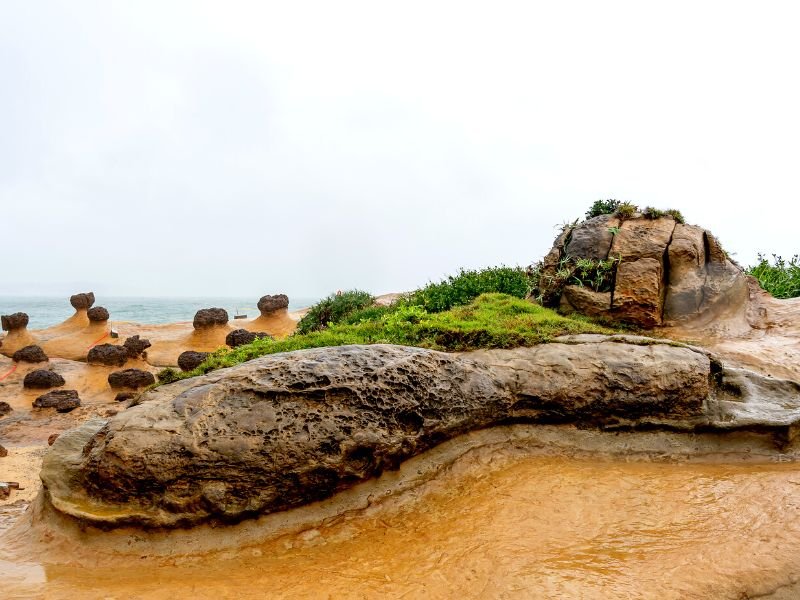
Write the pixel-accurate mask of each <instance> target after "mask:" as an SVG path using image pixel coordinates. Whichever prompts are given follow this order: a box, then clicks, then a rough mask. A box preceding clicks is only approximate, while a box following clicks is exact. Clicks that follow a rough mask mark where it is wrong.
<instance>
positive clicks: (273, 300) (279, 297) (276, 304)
mask: <svg viewBox="0 0 800 600" xmlns="http://www.w3.org/2000/svg"><path fill="white" fill-rule="evenodd" d="M288 309H289V296H287V295H286V294H275V295H274V296H270V295H266V296H261V299H260V300H259V301H258V310H259V312H260V313H261V314H262V316H267V315H269V314H271V313H274V312H275V311H278V310H288Z"/></svg>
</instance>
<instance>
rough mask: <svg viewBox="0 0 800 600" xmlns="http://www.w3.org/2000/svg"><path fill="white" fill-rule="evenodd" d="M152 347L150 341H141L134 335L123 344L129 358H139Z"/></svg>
mask: <svg viewBox="0 0 800 600" xmlns="http://www.w3.org/2000/svg"><path fill="white" fill-rule="evenodd" d="M150 346H152V344H151V343H150V340H145V339H141V338H140V337H139V336H138V335H132V336H131V337H129V338H127V339H126V340H125V343H124V344H122V347H123V348H125V351H126V352H127V353H128V358H139V357H140V356H141V355H142V354H143V353H144V351H145V350H147V349H148V348H149V347H150Z"/></svg>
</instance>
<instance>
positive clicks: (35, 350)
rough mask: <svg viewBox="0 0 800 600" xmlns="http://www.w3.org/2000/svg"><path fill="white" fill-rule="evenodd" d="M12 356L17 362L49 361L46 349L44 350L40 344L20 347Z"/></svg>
mask: <svg viewBox="0 0 800 600" xmlns="http://www.w3.org/2000/svg"><path fill="white" fill-rule="evenodd" d="M11 358H12V359H13V360H15V361H16V362H26V363H40V362H47V361H48V360H49V358H48V357H47V354H45V352H44V350H42V348H41V347H40V346H37V345H36V344H32V345H30V346H25V347H24V348H20V349H19V350H17V351H16V352H14V354H13V356H12V357H11Z"/></svg>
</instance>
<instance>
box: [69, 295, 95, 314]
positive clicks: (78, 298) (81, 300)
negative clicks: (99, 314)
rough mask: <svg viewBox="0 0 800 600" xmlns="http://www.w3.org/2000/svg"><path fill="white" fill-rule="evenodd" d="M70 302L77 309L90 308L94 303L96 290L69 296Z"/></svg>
mask: <svg viewBox="0 0 800 600" xmlns="http://www.w3.org/2000/svg"><path fill="white" fill-rule="evenodd" d="M69 303H70V304H71V305H72V308H74V309H75V310H88V309H90V308H91V307H92V305H93V304H94V292H85V293H81V294H74V295H72V296H70V297H69Z"/></svg>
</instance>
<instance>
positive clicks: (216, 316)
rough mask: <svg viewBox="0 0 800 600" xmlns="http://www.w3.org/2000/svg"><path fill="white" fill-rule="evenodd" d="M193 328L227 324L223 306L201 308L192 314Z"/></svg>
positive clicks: (226, 315)
mask: <svg viewBox="0 0 800 600" xmlns="http://www.w3.org/2000/svg"><path fill="white" fill-rule="evenodd" d="M192 324H193V325H194V328H195V329H205V328H206V327H214V326H217V325H227V324H228V311H227V310H225V309H224V308H201V309H200V310H198V311H197V312H196V313H195V315H194V322H193V323H192Z"/></svg>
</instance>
